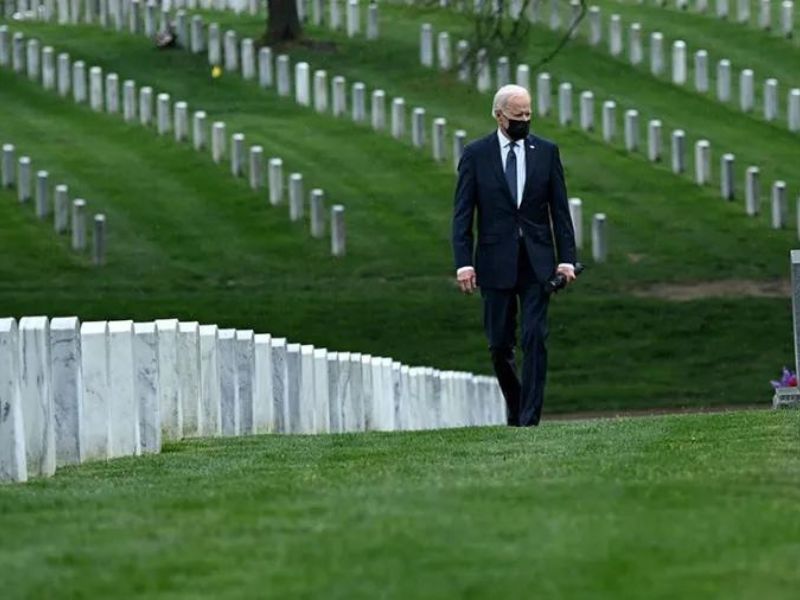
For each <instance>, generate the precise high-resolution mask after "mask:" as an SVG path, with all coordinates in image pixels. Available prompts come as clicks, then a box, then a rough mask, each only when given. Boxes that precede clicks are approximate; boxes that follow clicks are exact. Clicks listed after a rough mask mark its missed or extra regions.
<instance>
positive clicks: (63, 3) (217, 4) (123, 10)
mask: <svg viewBox="0 0 800 600" xmlns="http://www.w3.org/2000/svg"><path fill="white" fill-rule="evenodd" d="M134 1H135V2H136V4H137V6H138V5H139V3H140V0H16V1H15V0H6V1H5V16H6V17H12V16H14V15H16V16H17V17H18V18H30V19H37V20H43V21H57V22H58V23H60V24H62V25H65V24H67V23H73V24H77V23H95V22H98V23H101V24H102V25H103V26H109V25H113V26H115V27H119V28H122V27H124V24H125V23H127V22H128V19H129V18H133V17H131V15H130V9H131V5H132V3H133V2H134ZM148 1H149V2H152V3H153V4H155V5H156V6H157V7H160V6H164V7H165V8H167V9H168V10H169V9H171V8H172V7H173V6H174V7H175V8H187V9H192V10H195V9H198V8H201V9H203V10H211V9H216V10H226V9H228V8H229V6H228V4H229V3H228V1H227V0H158V1H156V0H144V1H141V4H142V5H144V4H145V3H147V2H148ZM232 4H233V5H234V9H236V10H237V12H242V10H239V9H240V8H241V9H244V8H246V9H247V10H248V11H249V12H250V14H252V15H255V14H258V12H259V6H260V5H261V4H262V2H261V1H260V0H246V6H245V5H244V4H242V3H240V2H235V3H232ZM157 10H158V9H157Z"/></svg>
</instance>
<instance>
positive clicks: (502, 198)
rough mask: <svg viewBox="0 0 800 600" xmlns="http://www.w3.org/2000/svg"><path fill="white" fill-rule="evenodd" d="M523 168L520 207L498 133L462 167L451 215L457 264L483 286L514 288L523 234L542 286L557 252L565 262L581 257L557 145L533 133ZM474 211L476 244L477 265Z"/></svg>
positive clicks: (470, 151) (471, 148) (472, 147)
mask: <svg viewBox="0 0 800 600" xmlns="http://www.w3.org/2000/svg"><path fill="white" fill-rule="evenodd" d="M525 169H526V171H525V172H526V179H525V188H524V190H523V193H522V202H521V203H520V205H519V208H518V207H517V204H516V202H515V201H514V198H513V196H512V195H511V190H509V189H508V184H507V183H506V178H505V173H504V172H503V159H502V156H501V154H500V144H499V143H498V141H497V132H496V131H493V132H492V133H491V134H489V135H487V136H486V137H484V138H482V139H479V140H476V141H475V142H472V143H471V144H469V145H468V146H467V147H466V148H465V149H464V153H463V155H462V156H461V160H460V161H459V163H458V183H457V185H456V193H455V207H454V211H453V253H454V255H455V264H456V269H459V268H461V267H465V266H470V265H472V266H474V267H475V271H476V275H477V279H478V285H480V286H482V287H486V288H498V289H509V288H512V287H514V286H515V284H516V280H517V260H518V257H519V241H518V240H519V231H520V230H521V231H522V235H523V237H524V240H525V244H526V250H527V252H528V257H529V258H530V261H531V266H532V267H533V271H534V273H535V274H536V277H537V279H538V280H539V281H540V282H541V283H544V282H545V281H546V280H547V279H549V278H550V277H552V275H553V274H554V272H555V268H556V250H557V251H558V260H559V261H560V262H562V263H573V264H574V263H575V261H576V259H577V257H576V251H575V232H574V229H573V227H572V219H571V217H570V214H569V203H568V201H567V189H566V186H565V184H564V169H563V167H562V166H561V157H560V156H559V153H558V146H556V145H555V144H554V143H553V142H550V141H548V140H545V139H543V138H540V137H537V136H535V135H529V136H528V137H527V138H526V139H525ZM476 211H477V216H478V218H477V226H478V245H477V248H476V249H475V257H474V261H473V248H474V247H475V239H474V235H473V219H474V215H475V212H476ZM551 217H552V227H551ZM553 234H555V242H554V240H553Z"/></svg>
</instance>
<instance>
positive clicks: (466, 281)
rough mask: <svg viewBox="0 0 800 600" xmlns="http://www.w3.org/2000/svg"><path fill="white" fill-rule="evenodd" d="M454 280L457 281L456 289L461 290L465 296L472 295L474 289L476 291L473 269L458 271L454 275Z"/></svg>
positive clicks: (466, 268)
mask: <svg viewBox="0 0 800 600" xmlns="http://www.w3.org/2000/svg"><path fill="white" fill-rule="evenodd" d="M456 278H457V279H458V287H460V288H461V291H462V292H464V293H465V294H472V293H473V292H474V291H475V290H476V289H478V281H477V279H476V277H475V269H473V268H472V267H464V268H461V269H459V270H458V273H457V274H456Z"/></svg>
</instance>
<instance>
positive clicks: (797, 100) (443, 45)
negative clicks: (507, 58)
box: [420, 0, 800, 133]
mask: <svg viewBox="0 0 800 600" xmlns="http://www.w3.org/2000/svg"><path fill="white" fill-rule="evenodd" d="M477 4H478V3H476V5H477ZM541 4H542V3H541V2H537V1H536V0H532V1H531V2H529V4H528V5H527V10H526V12H525V15H526V16H527V19H528V20H529V21H530V22H531V23H538V22H543V21H544V20H545V19H544V17H543V15H542V14H541V10H540V8H541ZM515 6H516V7H517V8H515ZM549 6H550V18H549V26H550V28H551V29H553V30H559V29H562V27H563V28H566V27H571V26H572V24H573V23H574V22H576V21H577V19H578V16H579V15H580V10H581V5H580V2H578V0H572V1H571V9H570V10H571V12H570V17H569V18H568V19H566V20H564V21H562V18H561V2H560V1H559V0H552V2H551V3H550V4H549ZM507 10H508V11H509V12H510V15H511V16H512V18H514V17H515V16H518V17H519V18H522V16H523V15H522V12H521V4H520V3H518V2H516V3H515V2H512V3H511V4H510V5H508V9H507ZM587 22H588V24H587ZM583 29H588V35H587V39H588V42H589V44H590V45H591V46H600V45H601V43H602V40H603V23H602V14H601V10H600V7H598V6H590V7H589V9H588V13H587V15H586V18H585V19H584V20H583V21H581V22H580V23H579V24H578V26H577V28H576V29H575V31H574V32H573V37H578V36H579V35H580V34H581V32H582V30H583ZM643 38H644V33H643V30H642V25H641V23H632V24H631V25H630V27H629V29H628V60H629V62H630V63H631V64H632V65H634V66H639V65H642V64H644V62H645V60H646V56H649V63H650V73H651V74H652V75H654V76H657V77H660V76H664V75H669V78H670V81H671V82H672V83H673V84H675V85H678V86H685V85H687V83H688V81H689V65H688V60H689V59H688V56H689V55H688V49H687V45H686V42H685V41H684V40H675V41H673V43H672V50H671V56H670V62H669V66H671V68H669V69H668V63H667V60H666V58H665V40H664V35H663V34H662V33H661V32H653V33H651V34H650V46H649V52H646V51H645V47H644V44H643ZM433 46H434V40H433V31H432V29H430V24H423V25H422V26H421V33H420V61H421V63H422V64H423V65H425V66H433V63H434V52H433ZM624 49H625V39H624V35H623V23H622V18H621V16H620V15H617V14H612V15H611V17H610V19H609V23H608V51H609V53H610V54H611V55H612V56H613V57H615V58H618V57H621V56H622V55H623V53H624ZM468 53H469V45H468V43H467V41H466V40H460V41H459V42H458V44H457V45H456V61H455V65H456V66H460V67H461V68H460V69H459V74H460V76H461V77H462V79H464V80H468V79H469V78H470V71H469V66H468V64H467V63H466V60H465V57H466V56H467V55H468ZM437 55H438V62H439V65H440V67H441V66H442V64H445V65H448V66H446V67H443V68H450V67H451V66H452V65H453V60H452V58H451V56H452V50H451V48H450V37H449V34H447V32H442V33H440V34H439V38H438V39H437ZM486 61H488V54H487V53H486V51H485V50H481V49H479V50H478V51H477V60H476V64H477V67H476V68H477V70H478V77H479V83H478V85H479V88H480V87H482V85H485V86H489V85H490V83H491V82H490V80H489V79H488V78H484V79H485V82H484V83H483V84H482V83H481V81H480V73H481V71H483V70H485V68H484V67H483V64H484V63H485V62H486ZM709 65H710V59H709V56H708V52H707V51H706V50H697V51H696V52H695V53H694V58H693V73H694V77H693V79H694V90H695V91H696V92H697V93H699V94H707V93H709V91H710V77H709ZM520 67H521V68H525V69H527V66H526V65H520ZM528 77H529V76H527V75H526V76H521V75H520V74H519V73H518V79H523V80H525V81H526V80H527V78H528ZM755 77H756V75H755V73H754V71H753V70H752V69H748V68H745V69H742V70H741V71H740V73H739V99H738V106H739V108H740V109H741V110H742V111H743V112H746V113H753V112H754V111H755V108H756V81H755ZM732 82H733V72H732V66H731V61H730V60H728V59H725V58H723V59H721V60H719V61H718V62H717V68H716V98H717V100H718V101H719V102H723V103H729V102H732V101H733V99H734V96H733V91H732V89H733V86H732ZM762 89H763V93H762V112H763V117H764V119H765V120H766V121H770V122H774V121H777V120H778V119H779V118H780V115H781V114H784V115H785V119H786V125H787V128H788V129H789V131H791V132H793V133H797V132H800V87H790V89H789V90H788V92H787V95H786V105H785V106H784V107H783V109H782V107H781V102H780V83H779V82H778V80H777V79H775V78H772V77H770V78H767V79H765V80H764V83H763V88H762Z"/></svg>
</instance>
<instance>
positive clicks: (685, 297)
mask: <svg viewBox="0 0 800 600" xmlns="http://www.w3.org/2000/svg"><path fill="white" fill-rule="evenodd" d="M632 293H633V295H634V296H638V297H639V298H657V299H659V300H672V301H675V302H687V301H689V300H703V299H705V298H786V299H789V298H791V296H792V284H791V281H789V280H788V279H771V280H765V281H753V280H749V279H723V280H720V281H699V282H694V283H657V284H655V285H652V286H650V287H647V288H640V289H635V290H633V292H632Z"/></svg>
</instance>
